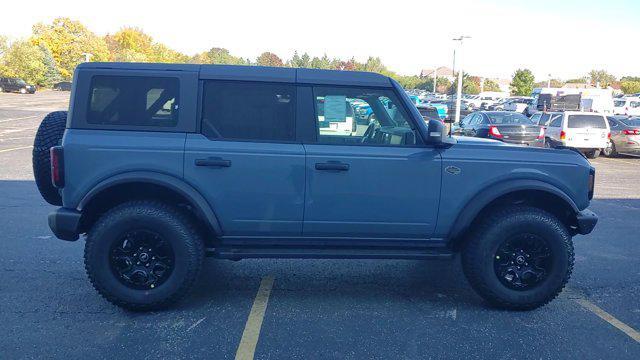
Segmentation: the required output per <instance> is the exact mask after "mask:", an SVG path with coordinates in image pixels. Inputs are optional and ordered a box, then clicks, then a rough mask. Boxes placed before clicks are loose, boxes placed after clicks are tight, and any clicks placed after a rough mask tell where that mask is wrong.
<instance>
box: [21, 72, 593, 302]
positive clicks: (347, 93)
mask: <svg viewBox="0 0 640 360" xmlns="http://www.w3.org/2000/svg"><path fill="white" fill-rule="evenodd" d="M351 103H367V104H368V106H370V107H371V111H372V112H373V114H374V116H372V117H371V119H370V121H369V123H368V124H367V125H366V129H363V131H358V129H356V128H355V127H351V126H346V127H345V126H338V127H337V128H336V130H335V131H330V130H332V129H333V128H332V126H333V125H332V124H334V123H335V124H344V123H345V122H346V123H347V124H348V123H349V118H350V117H351V118H353V110H352V109H350V108H349V106H351V105H350V104H351ZM443 126H444V125H443V124H442V123H441V122H440V121H433V120H432V121H425V120H423V118H422V116H421V115H420V113H419V112H418V110H417V109H416V107H415V106H414V105H413V104H412V103H411V101H410V99H409V98H408V97H407V95H406V94H405V92H404V91H403V89H402V88H401V87H400V85H399V84H398V83H397V82H395V81H394V80H393V79H390V78H388V77H385V76H382V75H379V74H373V73H364V72H349V71H328V70H312V69H289V68H267V67H243V66H225V65H195V64H185V65H180V64H135V63H127V64H125V63H84V64H81V65H80V66H78V68H77V69H76V71H75V74H74V80H73V88H72V95H71V101H70V106H69V111H68V112H67V111H65V112H54V113H51V114H49V115H47V116H46V117H45V118H44V120H43V121H42V123H41V125H40V127H39V129H38V132H37V135H36V138H35V143H34V148H33V170H34V175H35V179H36V183H37V186H38V188H39V190H40V192H41V194H42V196H43V197H44V199H45V200H46V201H48V202H49V203H51V204H53V205H56V206H59V207H58V208H57V209H55V210H54V211H53V212H52V213H51V214H50V215H49V226H50V228H51V230H52V231H53V233H54V234H55V235H56V237H58V238H60V239H63V240H69V241H74V240H77V239H78V238H79V237H80V236H83V237H85V239H86V243H85V252H84V261H85V268H86V272H87V274H88V277H89V280H90V281H91V283H92V284H93V286H94V287H95V289H96V290H97V291H98V292H99V293H100V294H101V295H102V296H103V297H104V298H106V299H107V300H108V301H110V302H112V303H114V304H116V305H118V306H121V307H124V308H127V309H132V310H152V309H158V308H162V307H166V306H168V305H170V304H172V303H174V302H176V301H177V300H179V299H181V298H183V297H184V295H185V294H186V293H187V292H188V290H189V289H190V288H191V287H192V286H193V284H194V282H195V279H196V278H197V276H198V274H199V272H200V269H201V266H202V263H203V258H204V257H205V256H212V257H217V258H224V259H233V260H239V259H244V258H349V259H352V258H375V259H382V258H385V259H449V258H453V257H455V256H456V254H461V256H460V258H461V261H462V265H463V269H464V272H465V274H466V276H467V278H468V280H469V283H470V284H471V286H472V287H473V289H475V290H476V291H477V293H478V294H480V295H481V296H482V297H483V298H484V299H485V300H486V301H487V302H488V303H489V304H491V305H494V306H498V307H502V308H507V309H514V310H525V309H533V308H537V307H539V306H542V305H544V304H546V303H548V302H549V301H551V300H552V299H553V298H555V297H556V296H557V295H558V294H559V293H560V292H561V291H562V289H563V287H564V286H565V284H566V283H567V280H568V279H569V276H570V275H571V271H572V269H573V263H574V253H573V243H572V237H573V236H574V235H577V234H588V233H590V232H591V231H592V229H593V228H594V226H595V224H596V222H597V217H596V215H595V214H594V213H593V212H591V211H589V210H587V207H588V206H589V202H590V200H591V198H592V196H593V187H594V176H595V171H594V168H593V167H591V166H590V164H589V162H588V161H587V160H586V159H585V158H584V157H583V156H582V155H581V154H579V153H578V152H576V151H573V150H571V149H544V148H523V147H516V146H512V145H508V144H505V143H502V142H499V141H495V140H488V139H478V138H465V137H450V136H447V134H446V131H444V129H443ZM338 130H339V131H338Z"/></svg>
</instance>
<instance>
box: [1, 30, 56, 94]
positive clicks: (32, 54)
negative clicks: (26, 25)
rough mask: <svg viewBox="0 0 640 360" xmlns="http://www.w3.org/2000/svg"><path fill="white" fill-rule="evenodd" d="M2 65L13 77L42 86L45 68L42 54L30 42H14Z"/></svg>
mask: <svg viewBox="0 0 640 360" xmlns="http://www.w3.org/2000/svg"><path fill="white" fill-rule="evenodd" d="M4 65H5V66H6V67H7V68H8V69H10V72H11V73H12V75H13V76H16V77H19V78H21V79H23V80H24V81H26V82H28V83H32V84H36V85H44V83H45V74H46V72H47V67H46V66H45V64H44V54H43V52H42V51H41V50H40V48H39V47H38V46H37V45H34V44H33V43H31V42H30V41H16V42H14V43H13V44H12V45H11V47H10V48H9V50H7V52H6V54H5V55H4Z"/></svg>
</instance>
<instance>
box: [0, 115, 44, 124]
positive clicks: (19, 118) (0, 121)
mask: <svg viewBox="0 0 640 360" xmlns="http://www.w3.org/2000/svg"><path fill="white" fill-rule="evenodd" d="M37 117H39V116H38V115H32V116H23V117H18V118H9V119H2V120H0V123H3V122H9V121H18V120H27V119H33V118H37Z"/></svg>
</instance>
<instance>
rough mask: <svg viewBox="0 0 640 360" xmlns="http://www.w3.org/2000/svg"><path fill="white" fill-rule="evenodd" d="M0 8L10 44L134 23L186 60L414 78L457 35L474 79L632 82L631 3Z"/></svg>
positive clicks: (349, 0)
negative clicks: (206, 54) (44, 34)
mask: <svg viewBox="0 0 640 360" xmlns="http://www.w3.org/2000/svg"><path fill="white" fill-rule="evenodd" d="M0 8H2V10H3V11H2V12H3V15H5V16H3V17H2V21H0V34H2V35H7V36H9V37H10V38H11V39H19V38H24V37H28V36H29V35H30V33H31V26H32V25H33V24H35V23H37V22H50V21H51V20H52V19H53V18H55V17H59V16H66V17H70V18H72V19H74V20H79V21H81V22H82V23H84V24H85V25H86V26H87V27H88V28H89V29H90V30H92V31H93V32H95V33H97V34H98V35H105V34H108V33H114V32H116V31H118V30H119V29H120V28H122V27H125V26H135V27H138V28H141V29H142V30H143V31H145V32H146V33H148V34H149V35H151V36H152V37H153V38H154V39H155V40H156V41H158V42H162V43H164V44H166V45H168V46H169V47H171V48H174V49H176V50H178V51H181V52H183V53H186V54H188V55H193V54H195V53H198V52H202V51H206V50H208V49H210V48H212V47H223V48H226V49H229V51H230V52H231V53H232V54H233V55H236V56H242V57H245V58H246V57H248V58H251V59H255V58H256V57H257V56H258V55H259V54H260V53H262V52H263V51H272V52H274V53H276V54H277V55H278V56H280V57H281V58H283V59H286V58H289V57H291V55H292V54H293V52H294V50H297V51H298V52H299V53H300V54H302V53H304V52H307V53H309V54H310V55H311V56H322V55H323V54H325V53H326V54H327V55H328V56H329V57H340V58H345V59H348V58H350V57H352V56H353V57H355V58H356V59H357V60H359V61H365V60H366V59H367V57H368V56H379V57H380V58H381V59H382V61H383V63H384V64H385V65H386V66H387V67H388V68H389V69H391V70H393V71H395V72H398V73H400V74H403V75H413V74H419V73H420V70H421V69H423V68H433V67H434V66H449V67H451V66H452V63H453V49H454V47H455V46H456V42H454V41H452V38H454V37H458V36H460V35H466V36H471V39H468V40H466V41H465V43H464V44H463V47H462V49H461V50H459V52H458V55H459V56H458V65H461V64H462V65H463V66H464V69H465V72H468V73H470V74H472V75H478V76H484V77H497V78H510V77H511V75H512V74H513V72H514V71H515V70H516V69H518V68H528V69H530V70H531V71H533V73H534V75H535V76H536V79H537V80H538V81H540V80H546V79H547V78H548V75H549V74H551V76H552V77H553V78H560V79H565V80H566V79H569V78H576V77H581V76H584V75H586V73H588V72H589V71H590V70H592V69H605V70H607V71H609V72H610V73H612V74H614V75H616V76H618V77H619V76H624V75H632V76H640V61H639V60H640V46H639V43H638V39H640V0H607V1H603V0H582V1H577V0H530V1H520V0H511V1H508V0H475V1H473V0H445V1H442V0H440V1H429V0H422V1H409V0H396V1H389V0H386V1H377V0H369V1H360V0H341V1H335V0H321V1H305V0H298V1H276V0H272V1H268V0H263V1H250V0H231V1H215V0H208V1H194V0H180V1H176V0H173V1H164V0H154V1H147V0H138V1H136V0H127V1H122V0H109V1H87V0H56V1H51V0H47V1H42V0H28V1H18V0H5V1H3V4H2V5H0Z"/></svg>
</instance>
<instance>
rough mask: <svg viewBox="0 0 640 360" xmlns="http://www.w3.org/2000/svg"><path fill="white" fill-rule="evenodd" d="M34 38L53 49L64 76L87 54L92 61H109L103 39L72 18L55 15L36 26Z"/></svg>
mask: <svg viewBox="0 0 640 360" xmlns="http://www.w3.org/2000/svg"><path fill="white" fill-rule="evenodd" d="M31 41H32V42H33V43H34V44H36V45H42V46H45V47H46V48H47V49H49V51H51V54H52V56H53V59H54V60H55V62H56V65H57V67H58V70H59V71H60V74H61V75H62V77H63V78H64V79H70V78H71V75H72V74H73V70H74V69H75V67H76V66H77V65H78V64H79V63H81V62H83V61H84V53H89V54H91V55H92V57H91V60H92V61H108V60H110V56H109V49H108V48H107V45H106V43H105V42H104V40H103V39H102V38H101V37H98V36H96V35H95V34H94V33H92V32H91V31H89V30H88V29H87V28H86V27H85V26H84V25H82V24H81V23H80V22H78V21H73V20H71V19H69V18H64V17H62V18H56V19H54V20H53V22H52V23H51V24H42V23H38V24H36V25H34V26H33V37H32V38H31Z"/></svg>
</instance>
